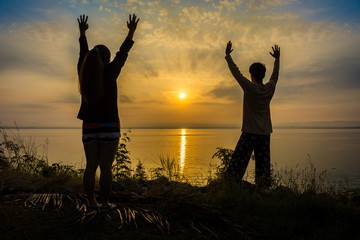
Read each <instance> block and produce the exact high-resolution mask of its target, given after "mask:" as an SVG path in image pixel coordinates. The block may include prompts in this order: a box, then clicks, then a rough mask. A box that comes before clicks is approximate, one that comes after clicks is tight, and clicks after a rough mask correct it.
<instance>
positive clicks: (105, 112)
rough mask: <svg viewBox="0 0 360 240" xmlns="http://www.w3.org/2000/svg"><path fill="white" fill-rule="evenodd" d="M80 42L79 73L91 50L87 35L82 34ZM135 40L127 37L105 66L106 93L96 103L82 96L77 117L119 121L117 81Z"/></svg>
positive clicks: (86, 120)
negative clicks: (89, 101)
mask: <svg viewBox="0 0 360 240" xmlns="http://www.w3.org/2000/svg"><path fill="white" fill-rule="evenodd" d="M79 42H80V57H79V62H78V65H77V69H78V74H80V68H81V65H82V63H83V61H84V58H85V56H86V54H87V53H88V52H89V47H88V44H87V40H86V37H85V36H81V37H80V39H79ZM133 44H134V41H133V40H131V39H130V38H126V39H125V41H124V42H123V44H122V45H121V47H120V50H119V51H118V52H117V53H116V56H115V58H114V60H113V61H112V62H110V63H109V64H106V65H105V66H104V78H103V81H104V83H103V87H104V94H103V96H102V97H101V98H100V99H99V101H98V102H96V103H91V104H89V103H86V102H85V101H84V100H83V99H82V98H81V106H80V110H79V113H78V115H77V118H79V119H81V120H83V121H84V122H94V123H102V122H118V121H119V113H118V106H117V83H116V79H117V77H118V76H119V74H120V71H121V68H122V67H123V66H124V64H125V61H126V59H127V56H128V52H129V51H130V49H131V47H132V45H133Z"/></svg>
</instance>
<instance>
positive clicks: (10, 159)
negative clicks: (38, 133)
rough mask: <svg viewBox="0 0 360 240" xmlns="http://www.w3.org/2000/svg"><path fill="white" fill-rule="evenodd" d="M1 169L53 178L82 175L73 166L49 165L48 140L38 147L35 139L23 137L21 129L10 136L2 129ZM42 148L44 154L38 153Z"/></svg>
mask: <svg viewBox="0 0 360 240" xmlns="http://www.w3.org/2000/svg"><path fill="white" fill-rule="evenodd" d="M0 139H1V141H0V169H14V170H16V171H18V172H20V173H25V174H30V175H35V176H43V177H52V176H55V175H57V174H64V173H65V174H68V175H80V174H81V171H79V170H75V169H74V167H73V166H68V165H60V164H59V163H54V164H52V165H51V166H50V165H49V163H48V157H47V149H48V140H47V141H46V142H45V143H44V144H41V145H37V144H36V142H35V141H34V139H32V138H28V139H25V138H23V137H21V135H20V131H19V129H16V133H15V134H12V136H9V135H8V134H7V130H6V129H5V128H0ZM41 147H42V150H43V151H42V154H39V153H38V150H39V148H41Z"/></svg>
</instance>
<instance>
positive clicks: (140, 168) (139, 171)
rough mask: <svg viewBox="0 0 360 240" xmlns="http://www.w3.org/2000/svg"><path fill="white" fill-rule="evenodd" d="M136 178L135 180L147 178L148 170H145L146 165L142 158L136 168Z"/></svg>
mask: <svg viewBox="0 0 360 240" xmlns="http://www.w3.org/2000/svg"><path fill="white" fill-rule="evenodd" d="M134 179H135V180H144V181H145V180H146V179H147V176H146V172H145V166H144V164H143V163H142V162H141V161H140V160H139V162H138V164H137V165H136V168H135V173H134Z"/></svg>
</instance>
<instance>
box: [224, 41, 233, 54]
mask: <svg viewBox="0 0 360 240" xmlns="http://www.w3.org/2000/svg"><path fill="white" fill-rule="evenodd" d="M231 48H232V43H231V41H229V42H228V43H227V45H226V50H225V54H226V55H230V53H231V52H232V51H233V49H231Z"/></svg>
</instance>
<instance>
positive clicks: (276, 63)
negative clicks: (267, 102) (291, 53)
mask: <svg viewBox="0 0 360 240" xmlns="http://www.w3.org/2000/svg"><path fill="white" fill-rule="evenodd" d="M272 50H273V52H270V55H271V56H273V57H274V58H275V61H274V70H273V72H272V74H271V77H270V81H269V83H270V84H272V85H273V87H274V89H275V86H276V83H277V81H278V78H279V68H280V47H279V46H278V45H276V44H275V46H274V47H272Z"/></svg>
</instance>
